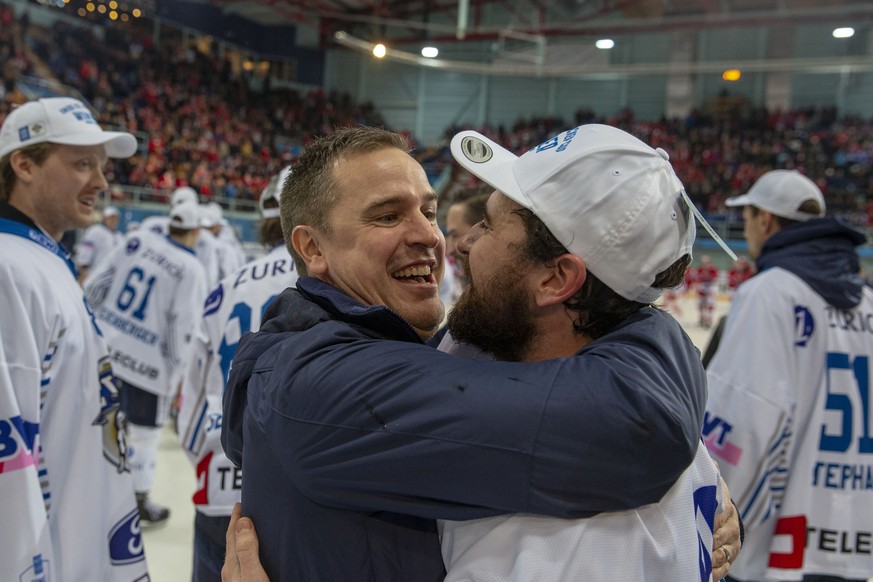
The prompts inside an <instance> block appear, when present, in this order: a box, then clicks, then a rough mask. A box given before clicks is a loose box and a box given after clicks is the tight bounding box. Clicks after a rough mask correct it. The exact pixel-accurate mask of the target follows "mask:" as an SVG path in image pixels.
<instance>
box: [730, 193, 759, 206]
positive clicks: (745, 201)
mask: <svg viewBox="0 0 873 582" xmlns="http://www.w3.org/2000/svg"><path fill="white" fill-rule="evenodd" d="M750 204H752V201H751V200H750V199H749V195H748V194H743V195H742V196H734V197H733V198H728V199H727V200H725V201H724V205H725V206H748V205H750Z"/></svg>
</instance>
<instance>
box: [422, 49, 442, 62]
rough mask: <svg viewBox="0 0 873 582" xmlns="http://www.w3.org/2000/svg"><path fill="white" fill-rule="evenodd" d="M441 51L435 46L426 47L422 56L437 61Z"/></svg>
mask: <svg viewBox="0 0 873 582" xmlns="http://www.w3.org/2000/svg"><path fill="white" fill-rule="evenodd" d="M438 54H440V51H439V49H438V48H437V47H435V46H426V47H423V48H422V49H421V56H423V57H424V58H426V59H435V58H436V57H437V55H438Z"/></svg>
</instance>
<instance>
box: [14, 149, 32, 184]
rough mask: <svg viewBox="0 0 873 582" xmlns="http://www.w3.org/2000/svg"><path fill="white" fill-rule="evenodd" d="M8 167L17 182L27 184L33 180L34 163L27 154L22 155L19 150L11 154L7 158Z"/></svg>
mask: <svg viewBox="0 0 873 582" xmlns="http://www.w3.org/2000/svg"><path fill="white" fill-rule="evenodd" d="M9 165H10V166H11V167H12V171H13V172H15V177H16V178H17V179H18V180H21V181H22V182H25V183H28V182H30V181H31V180H32V179H33V170H34V168H35V166H36V162H35V161H33V158H31V157H30V156H28V155H27V154H25V153H22V151H21V150H17V151H14V152H12V155H10V156H9Z"/></svg>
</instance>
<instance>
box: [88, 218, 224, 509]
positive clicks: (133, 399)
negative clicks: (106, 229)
mask: <svg viewBox="0 0 873 582" xmlns="http://www.w3.org/2000/svg"><path fill="white" fill-rule="evenodd" d="M200 220H201V216H200V208H199V207H198V205H197V204H196V203H193V202H185V203H182V204H179V205H178V206H176V207H175V208H173V210H172V211H171V212H170V220H169V225H168V230H169V234H167V235H166V236H164V235H161V234H158V233H156V232H153V231H151V230H146V229H140V230H139V231H137V232H136V233H134V234H132V235H130V236H128V237H126V238H125V239H124V240H123V241H122V243H121V244H120V245H119V246H118V248H116V250H115V251H113V252H112V254H110V255H109V257H108V258H107V259H106V260H105V261H103V262H102V263H101V264H100V266H99V267H98V268H97V269H96V270H95V271H94V272H93V273H92V274H91V275H89V277H88V279H87V281H86V282H85V291H86V293H87V294H88V300H89V301H90V302H91V305H93V306H94V309H95V312H96V315H97V319H98V321H99V322H100V323H101V326H102V327H103V330H104V333H105V334H106V337H107V339H108V340H109V344H110V346H111V350H112V361H113V362H114V366H115V369H116V372H117V377H118V379H119V381H120V382H119V385H120V386H119V390H120V393H121V406H122V410H124V412H125V415H126V417H127V420H128V425H129V431H128V444H129V445H130V447H129V449H128V450H129V457H130V465H131V470H132V472H133V476H134V486H135V488H136V499H137V505H138V507H139V513H140V519H142V521H144V522H146V523H159V522H162V521H164V520H166V519H167V518H168V517H169V516H170V512H169V510H168V509H167V508H165V507H160V506H158V505H156V504H155V503H153V502H152V501H151V500H150V499H149V495H148V494H149V491H150V490H151V488H152V482H153V480H154V472H155V459H156V456H157V445H158V438H159V436H160V428H161V427H162V426H163V425H164V423H165V421H166V418H167V415H168V413H169V408H170V403H171V402H172V401H173V399H174V397H175V396H176V395H177V391H178V386H179V382H180V380H181V377H182V374H183V370H184V366H185V364H186V363H187V361H188V359H189V358H190V353H191V349H190V348H191V336H192V334H193V333H194V330H195V325H196V324H197V319H198V318H199V317H200V314H201V307H202V305H203V297H205V296H206V291H207V285H206V274H205V273H204V271H203V266H202V265H201V264H200V262H199V261H197V259H196V257H195V256H194V251H193V250H192V249H193V247H194V244H195V243H196V242H197V238H198V237H199V236H200Z"/></svg>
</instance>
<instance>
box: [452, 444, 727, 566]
mask: <svg viewBox="0 0 873 582" xmlns="http://www.w3.org/2000/svg"><path fill="white" fill-rule="evenodd" d="M720 483H721V482H720V481H719V478H718V470H717V469H716V467H715V464H714V463H713V462H712V459H711V458H710V457H709V454H708V453H707V451H706V447H705V446H704V445H703V443H701V444H700V446H699V447H698V449H697V454H696V456H695V458H694V461H693V462H692V464H691V465H690V466H689V467H688V469H686V470H685V472H684V473H682V475H681V476H680V477H679V479H678V480H677V481H676V483H675V484H674V485H673V486H672V487H671V488H670V490H669V491H668V492H667V494H666V495H665V496H664V497H663V499H661V501H660V502H658V503H655V504H652V505H647V506H644V507H641V508H639V509H635V510H630V511H622V512H616V513H602V514H599V515H596V516H594V517H590V518H586V519H576V520H562V519H557V518H553V517H542V516H536V515H517V514H516V515H500V516H497V517H489V518H485V519H477V520H472V521H440V522H439V527H440V534H441V537H442V550H443V559H444V561H445V563H446V570H447V575H446V582H466V581H473V580H475V581H476V582H529V581H531V580H548V581H549V582H599V581H603V582H605V581H609V582H644V581H646V580H650V581H652V582H665V581H671V582H672V581H677V582H678V581H682V582H708V581H710V580H712V535H713V522H714V519H715V515H716V513H720V512H721V511H722V509H723V503H722V492H721V484H720Z"/></svg>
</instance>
